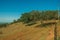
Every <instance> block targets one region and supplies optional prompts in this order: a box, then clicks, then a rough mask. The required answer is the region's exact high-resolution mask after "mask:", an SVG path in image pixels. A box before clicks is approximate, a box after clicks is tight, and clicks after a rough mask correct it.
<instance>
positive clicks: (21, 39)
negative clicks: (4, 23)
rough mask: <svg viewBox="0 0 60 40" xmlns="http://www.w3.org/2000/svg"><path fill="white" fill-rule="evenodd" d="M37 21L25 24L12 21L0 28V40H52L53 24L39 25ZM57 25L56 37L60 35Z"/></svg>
mask: <svg viewBox="0 0 60 40" xmlns="http://www.w3.org/2000/svg"><path fill="white" fill-rule="evenodd" d="M39 25H40V22H39V21H38V22H37V23H36V24H35V25H32V26H26V24H23V23H21V22H20V23H14V24H10V25H8V27H6V28H0V33H1V32H2V34H0V40H54V25H50V26H49V27H48V26H46V27H40V26H39ZM59 26H60V25H58V37H59V35H60V28H59Z"/></svg>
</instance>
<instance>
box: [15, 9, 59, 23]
mask: <svg viewBox="0 0 60 40" xmlns="http://www.w3.org/2000/svg"><path fill="white" fill-rule="evenodd" d="M58 18H59V19H60V16H59V17H58V11H57V10H55V11H52V10H48V11H35V10H33V11H31V12H27V13H23V14H22V15H21V17H20V18H19V19H18V20H14V22H24V23H29V22H35V21H39V20H40V21H43V20H58Z"/></svg>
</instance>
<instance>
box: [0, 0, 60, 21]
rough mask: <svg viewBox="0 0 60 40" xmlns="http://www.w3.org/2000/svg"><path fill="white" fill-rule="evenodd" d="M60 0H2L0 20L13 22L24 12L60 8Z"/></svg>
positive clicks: (0, 3) (0, 2)
mask: <svg viewBox="0 0 60 40" xmlns="http://www.w3.org/2000/svg"><path fill="white" fill-rule="evenodd" d="M59 1H60V0H0V22H12V21H13V20H14V19H18V18H19V17H20V15H21V14H22V13H24V12H30V11H32V10H58V5H60V2H59Z"/></svg>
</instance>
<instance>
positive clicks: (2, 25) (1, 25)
mask: <svg viewBox="0 0 60 40" xmlns="http://www.w3.org/2000/svg"><path fill="white" fill-rule="evenodd" d="M7 25H8V23H4V24H0V28H2V27H7Z"/></svg>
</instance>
